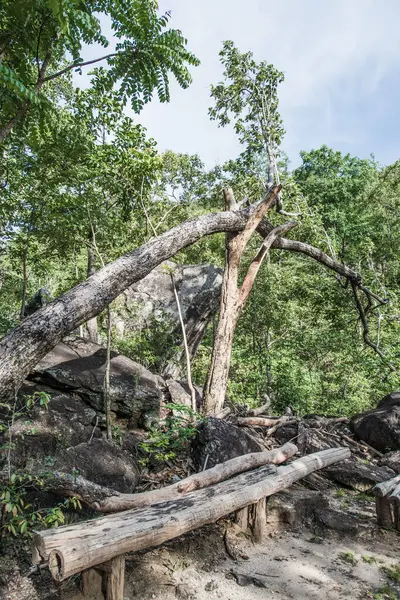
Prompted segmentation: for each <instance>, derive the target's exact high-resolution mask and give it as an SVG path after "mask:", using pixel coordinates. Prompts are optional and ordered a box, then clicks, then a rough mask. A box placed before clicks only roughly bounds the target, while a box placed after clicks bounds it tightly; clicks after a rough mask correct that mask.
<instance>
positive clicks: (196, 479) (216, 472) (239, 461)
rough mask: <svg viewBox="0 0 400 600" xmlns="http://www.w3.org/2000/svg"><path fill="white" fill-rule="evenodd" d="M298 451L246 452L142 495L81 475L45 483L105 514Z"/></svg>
mask: <svg viewBox="0 0 400 600" xmlns="http://www.w3.org/2000/svg"><path fill="white" fill-rule="evenodd" d="M296 453H297V446H295V445H294V444H284V445H283V446H281V447H280V448H276V449H274V450H268V451H266V452H253V453H251V454H244V455H243V456H238V457H236V458H232V459H231V460H228V461H226V462H224V463H221V464H219V465H216V466H215V467H213V468H211V469H207V470H206V471H203V472H202V473H196V474H195V475H191V476H190V477H187V478H186V479H183V480H182V481H179V482H177V483H174V484H173V485H168V486H166V487H163V488H160V489H157V490H151V491H149V492H142V493H139V494H123V493H121V492H117V491H115V490H110V489H109V488H106V487H103V486H101V485H97V484H96V483H93V482H92V481H88V480H87V479H84V478H83V477H81V476H80V475H78V476H76V475H75V476H73V475H67V474H65V473H59V472H55V473H53V476H52V477H51V478H50V479H49V480H46V483H45V486H46V489H47V490H49V491H51V492H56V493H58V494H62V495H64V496H68V497H72V496H75V497H78V498H79V500H81V501H82V502H83V503H84V504H86V505H87V506H89V508H91V509H93V510H97V511H100V512H103V513H113V512H121V511H123V510H130V509H136V508H142V507H145V506H151V505H152V504H156V503H157V502H166V501H170V500H173V499H174V498H176V497H178V496H179V495H181V494H187V493H188V492H191V491H193V490H199V489H202V488H205V487H208V486H210V485H214V484H216V483H219V482H221V481H225V480H226V479H229V478H230V477H233V476H234V475H238V474H240V473H245V472H246V471H251V470H252V469H256V468H258V467H261V466H263V465H266V464H273V465H278V464H281V463H283V462H285V460H287V459H288V458H292V456H294V455H295V454H296Z"/></svg>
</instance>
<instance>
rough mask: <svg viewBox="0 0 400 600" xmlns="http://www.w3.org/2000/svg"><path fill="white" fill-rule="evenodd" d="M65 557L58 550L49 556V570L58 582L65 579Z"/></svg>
mask: <svg viewBox="0 0 400 600" xmlns="http://www.w3.org/2000/svg"><path fill="white" fill-rule="evenodd" d="M64 568H65V565H64V557H63V555H62V553H61V552H59V551H58V550H52V551H51V552H50V555H49V569H50V573H51V574H52V576H53V579H55V580H56V581H63V579H64V578H65V577H64Z"/></svg>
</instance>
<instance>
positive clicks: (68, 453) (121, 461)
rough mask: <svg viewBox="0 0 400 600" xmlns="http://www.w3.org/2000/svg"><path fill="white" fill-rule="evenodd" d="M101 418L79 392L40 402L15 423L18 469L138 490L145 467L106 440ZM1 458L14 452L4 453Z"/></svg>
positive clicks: (14, 458) (14, 464)
mask: <svg viewBox="0 0 400 600" xmlns="http://www.w3.org/2000/svg"><path fill="white" fill-rule="evenodd" d="M96 422H97V420H96V412H95V411H94V410H93V409H92V408H90V407H88V406H87V405H85V403H84V402H83V401H82V400H81V399H80V398H79V397H78V396H76V395H75V394H70V395H68V394H60V395H55V396H53V397H52V398H51V400H50V402H49V404H48V406H47V407H43V406H40V405H36V406H35V407H34V408H33V409H32V410H31V411H30V412H29V413H28V414H23V415H22V416H21V417H20V418H18V419H16V421H15V422H14V423H13V425H12V428H11V435H12V441H13V448H12V451H11V453H10V460H11V464H12V467H13V469H21V470H23V471H25V472H28V473H32V474H40V473H43V472H51V471H62V472H64V473H70V474H74V473H77V474H79V475H82V476H83V477H85V478H86V479H88V480H89V481H93V482H94V483H98V484H99V485H103V486H107V487H110V488H112V489H115V490H118V491H120V492H131V491H133V490H134V489H135V487H136V485H137V483H138V481H139V470H138V468H137V465H136V463H135V461H134V459H133V458H132V454H131V453H130V452H129V451H126V450H124V449H123V448H121V447H120V446H118V445H116V444H114V443H111V442H109V441H107V440H106V439H104V437H103V436H102V433H101V431H100V429H99V428H98V427H96ZM0 445H1V444H0ZM0 459H2V461H3V462H4V461H7V460H8V456H7V455H3V456H2V455H1V453H0Z"/></svg>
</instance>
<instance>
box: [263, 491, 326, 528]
mask: <svg viewBox="0 0 400 600" xmlns="http://www.w3.org/2000/svg"><path fill="white" fill-rule="evenodd" d="M267 502H268V503H267V523H268V524H275V523H286V524H288V525H291V526H292V527H300V526H301V525H307V524H310V523H311V522H312V520H313V519H314V517H315V514H316V511H317V510H321V509H324V508H327V507H328V506H329V502H328V500H327V499H326V497H325V496H324V495H323V494H322V493H321V492H317V491H312V490H302V489H294V488H291V489H289V490H286V491H284V492H279V493H277V494H274V495H273V496H271V497H270V498H268V500H267Z"/></svg>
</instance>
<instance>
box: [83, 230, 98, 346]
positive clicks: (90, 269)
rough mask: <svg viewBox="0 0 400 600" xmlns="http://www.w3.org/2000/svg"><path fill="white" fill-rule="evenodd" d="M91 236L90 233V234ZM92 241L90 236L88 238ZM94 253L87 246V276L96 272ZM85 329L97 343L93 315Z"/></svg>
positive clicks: (91, 339) (96, 328) (96, 331)
mask: <svg viewBox="0 0 400 600" xmlns="http://www.w3.org/2000/svg"><path fill="white" fill-rule="evenodd" d="M91 236H92V234H91ZM90 242H92V237H91V239H90ZM95 264H96V255H95V252H94V250H93V249H92V248H91V247H90V246H88V249H87V276H88V277H91V276H92V275H94V273H95V272H96V267H95ZM86 331H87V339H88V340H89V341H90V342H93V343H94V344H98V343H99V326H98V323H97V317H93V319H89V321H87V323H86Z"/></svg>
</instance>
